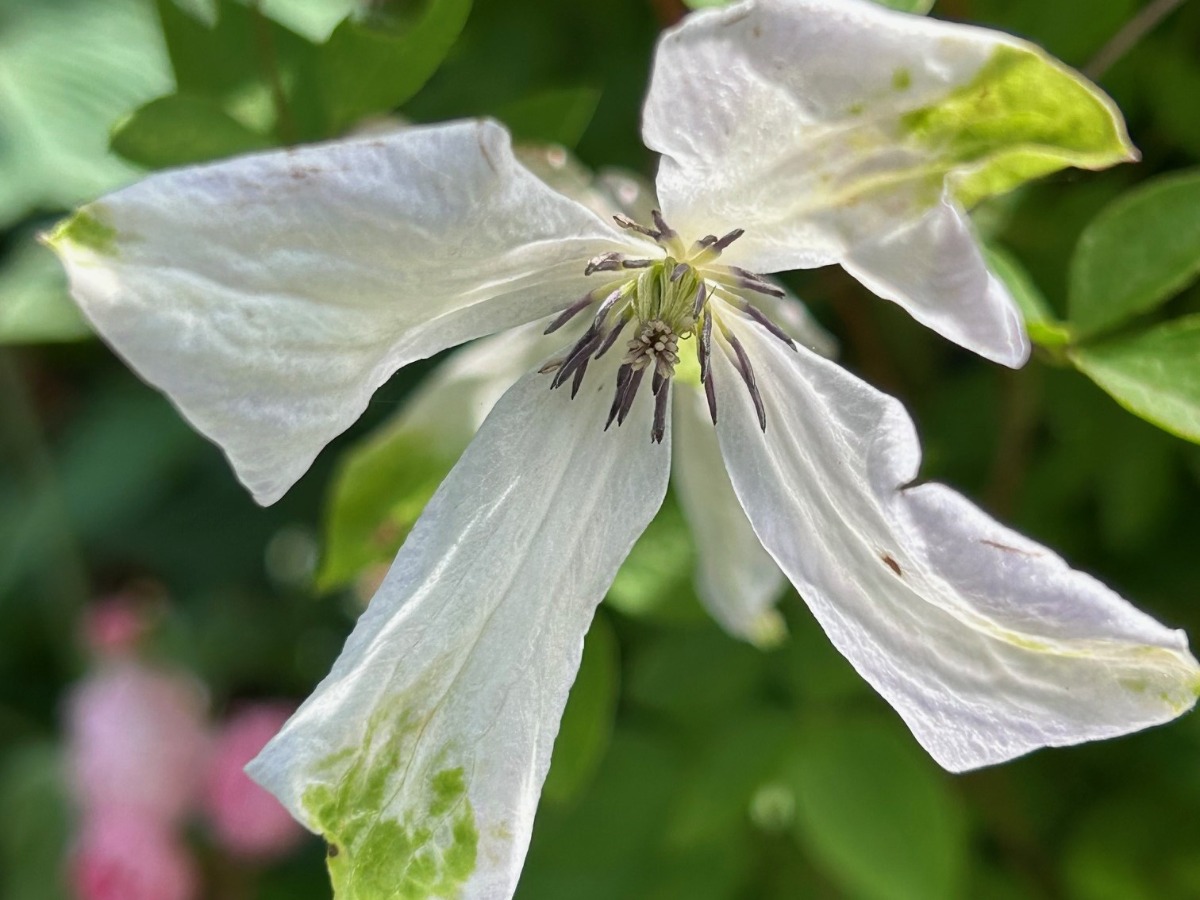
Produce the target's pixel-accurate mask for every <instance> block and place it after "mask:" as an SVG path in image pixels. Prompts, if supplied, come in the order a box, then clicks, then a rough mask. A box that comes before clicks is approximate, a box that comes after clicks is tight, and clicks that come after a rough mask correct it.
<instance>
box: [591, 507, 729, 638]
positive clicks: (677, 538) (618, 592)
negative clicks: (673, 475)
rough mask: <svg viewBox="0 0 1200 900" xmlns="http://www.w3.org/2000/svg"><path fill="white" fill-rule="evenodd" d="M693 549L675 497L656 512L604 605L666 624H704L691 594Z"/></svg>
mask: <svg viewBox="0 0 1200 900" xmlns="http://www.w3.org/2000/svg"><path fill="white" fill-rule="evenodd" d="M695 563H696V548H695V547H694V545H693V544H692V533H691V530H690V529H689V528H688V525H687V522H686V521H684V518H683V513H682V512H681V511H680V509H679V503H678V502H677V501H676V500H675V498H674V496H673V495H671V494H669V493H668V494H667V499H666V501H665V502H664V503H663V505H662V507H660V509H659V511H658V513H657V514H656V515H655V517H654V519H653V520H652V521H651V522H650V525H649V527H648V528H647V529H646V530H645V531H643V532H642V536H641V537H639V538H638V541H637V543H636V544H634V545H633V550H631V551H630V553H629V556H628V557H626V559H625V562H624V564H622V566H621V570H620V571H619V572H618V573H617V578H616V580H615V581H614V582H613V584H612V587H610V588H609V589H608V594H607V596H606V597H605V599H604V602H605V603H606V604H608V605H609V606H610V607H611V608H613V609H616V610H618V611H620V612H621V613H623V614H625V615H627V616H631V617H633V618H638V619H653V620H658V621H667V622H681V621H693V622H694V621H707V620H708V616H707V615H706V614H705V613H704V611H703V610H702V609H701V608H700V604H699V602H698V601H697V600H696V598H695V595H694V594H693V592H692V573H693V571H694V569H695Z"/></svg>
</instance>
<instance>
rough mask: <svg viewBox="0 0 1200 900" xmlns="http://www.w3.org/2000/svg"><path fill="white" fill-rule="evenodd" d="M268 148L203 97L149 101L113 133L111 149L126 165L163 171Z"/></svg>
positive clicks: (264, 140)
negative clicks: (133, 164) (127, 161)
mask: <svg viewBox="0 0 1200 900" xmlns="http://www.w3.org/2000/svg"><path fill="white" fill-rule="evenodd" d="M271 145H272V142H271V141H269V140H267V138H265V137H263V136H262V135H261V134H258V133H256V132H254V131H251V130H250V129H249V128H247V127H246V126H245V125H243V124H242V123H241V122H239V121H237V120H236V119H234V118H233V117H232V116H230V115H229V114H228V113H226V112H225V111H224V110H223V109H221V107H220V106H218V105H217V104H216V103H215V102H214V101H212V100H210V99H208V98H207V97H194V96H190V95H188V94H171V95H169V96H166V97H159V98H158V99H157V100H151V101H150V102H149V103H147V104H146V105H145V106H142V107H140V108H139V109H137V110H136V111H135V112H134V113H133V114H132V115H130V116H129V117H128V118H127V119H125V120H124V121H123V122H121V124H120V125H118V126H117V127H116V129H115V130H114V131H113V136H112V148H113V150H115V151H116V152H117V153H120V154H121V155H122V156H123V157H125V158H126V159H127V160H129V161H130V162H134V163H137V164H138V165H141V166H146V167H147V168H150V169H165V168H168V167H171V166H184V165H188V164H190V163H199V162H207V161H209V160H213V159H221V158H222V157H226V156H234V155H235V154H238V153H249V152H251V151H253V150H265V149H267V148H268V147H270V146H271Z"/></svg>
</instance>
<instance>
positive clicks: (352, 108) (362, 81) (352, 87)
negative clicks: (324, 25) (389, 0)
mask: <svg viewBox="0 0 1200 900" xmlns="http://www.w3.org/2000/svg"><path fill="white" fill-rule="evenodd" d="M470 11H471V0H429V2H428V3H427V4H426V6H425V9H424V12H423V14H422V15H421V17H420V18H419V19H418V20H417V21H415V22H413V23H411V24H409V25H408V26H407V27H404V28H402V29H398V28H389V27H378V26H374V27H373V26H372V25H371V24H369V23H365V22H356V21H353V20H351V19H347V20H346V21H344V22H343V23H342V24H341V25H339V26H338V27H337V28H336V29H335V30H334V32H333V34H332V35H331V36H330V38H329V41H328V42H327V43H326V44H325V45H324V46H323V47H322V48H321V59H320V62H321V82H320V83H321V88H322V90H323V91H324V94H325V97H326V99H327V104H328V112H329V115H330V127H331V128H332V129H333V130H334V131H340V130H342V129H343V128H345V127H347V126H349V125H352V124H353V123H355V122H357V121H358V120H359V119H362V118H363V117H365V116H368V115H372V114H380V113H387V112H391V111H392V110H394V109H395V108H396V107H398V106H399V105H400V104H402V103H403V102H404V101H406V100H408V99H409V98H410V97H412V95H413V94H415V93H416V92H417V91H419V90H420V89H421V87H422V86H423V85H424V84H425V82H426V81H428V80H429V77H430V76H431V75H432V74H433V73H434V72H435V71H436V70H437V68H438V66H440V65H441V63H442V60H444V59H445V58H446V54H447V53H449V52H450V48H451V47H452V46H453V45H454V42H455V41H456V40H457V39H458V35H459V33H460V32H461V31H462V29H463V25H465V24H466V21H467V15H468V13H469V12H470Z"/></svg>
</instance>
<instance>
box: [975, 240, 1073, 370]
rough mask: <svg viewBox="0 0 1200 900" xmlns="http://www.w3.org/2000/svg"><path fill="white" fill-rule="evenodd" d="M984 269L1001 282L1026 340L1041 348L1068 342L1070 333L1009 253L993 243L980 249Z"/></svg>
mask: <svg viewBox="0 0 1200 900" xmlns="http://www.w3.org/2000/svg"><path fill="white" fill-rule="evenodd" d="M984 257H985V258H986V259H987V265H988V268H989V269H991V270H992V273H993V274H994V275H995V276H996V277H997V278H999V279H1000V280H1001V281H1002V282H1004V286H1005V287H1007V288H1008V291H1009V293H1010V294H1012V296H1013V299H1014V300H1016V301H1017V306H1018V307H1020V309H1021V315H1022V316H1024V317H1025V327H1026V328H1027V329H1028V331H1029V337H1030V339H1032V340H1033V342H1034V343H1035V344H1041V345H1042V346H1045V347H1061V346H1064V345H1066V344H1069V343H1070V342H1071V332H1070V329H1068V328H1067V327H1066V326H1065V325H1064V324H1063V323H1062V322H1060V321H1058V317H1057V316H1055V315H1054V312H1053V310H1051V309H1050V303H1049V302H1048V301H1047V300H1046V297H1045V295H1044V294H1043V293H1042V292H1041V290H1039V289H1038V286H1037V285H1036V284H1034V283H1033V278H1032V277H1031V276H1030V274H1029V272H1028V271H1026V269H1025V267H1024V266H1023V265H1021V263H1020V262H1018V261H1017V259H1016V257H1014V256H1013V255H1012V254H1011V253H1009V252H1008V251H1007V250H1005V249H1004V248H1003V247H998V246H996V245H995V244H993V245H991V246H989V247H986V248H985V249H984Z"/></svg>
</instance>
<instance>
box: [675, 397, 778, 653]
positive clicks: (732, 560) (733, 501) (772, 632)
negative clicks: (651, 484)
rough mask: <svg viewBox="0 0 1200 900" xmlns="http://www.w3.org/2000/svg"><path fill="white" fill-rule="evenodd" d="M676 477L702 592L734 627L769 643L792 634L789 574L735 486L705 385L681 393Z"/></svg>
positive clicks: (677, 411)
mask: <svg viewBox="0 0 1200 900" xmlns="http://www.w3.org/2000/svg"><path fill="white" fill-rule="evenodd" d="M672 425H673V427H674V429H675V432H674V438H673V439H674V447H675V453H674V459H673V460H672V469H671V478H672V480H673V482H674V484H675V491H676V494H677V496H678V497H679V504H680V506H681V507H682V508H683V514H684V516H685V517H686V518H687V521H688V524H689V525H690V526H691V529H692V537H693V538H694V540H695V542H696V555H697V565H696V593H697V595H698V596H699V598H700V602H701V603H703V604H704V606H705V608H706V609H707V610H708V611H709V613H711V614H712V617H713V618H714V619H716V620H717V621H718V622H719V623H720V624H721V627H723V628H724V629H725V630H726V631H728V632H729V633H730V634H732V635H734V636H736V637H740V638H742V639H744V640H747V641H750V642H751V643H754V644H759V645H763V646H767V645H770V644H773V643H776V642H777V641H778V640H779V639H780V638H782V637H783V636H784V634H785V633H786V629H787V626H786V625H785V624H784V621H783V618H782V617H781V616H780V615H779V613H778V612H777V611H776V609H775V604H776V602H777V601H778V600H779V596H780V594H782V593H783V588H784V585H785V584H786V578H785V577H784V574H783V573H782V572H781V571H779V566H777V565H775V561H774V560H773V559H771V556H770V554H768V553H767V551H766V550H764V549H763V546H762V544H761V543H760V542H759V540H758V537H757V535H755V533H754V529H752V528H751V527H750V522H749V520H748V519H747V518H746V514H745V512H743V511H742V506H741V504H740V503H738V499H737V495H735V494H734V492H733V485H732V484H730V481H729V475H728V474H727V473H726V472H725V463H724V461H723V460H722V459H721V448H720V447H719V446H718V445H717V435H716V432H715V431H714V430H713V427H712V421H711V420H710V419H709V414H708V404H707V401H706V400H705V399H704V394H703V392H702V391H700V390H697V389H696V388H694V387H693V386H692V385H691V384H682V383H681V384H680V389H679V390H677V391H676V392H675V409H674V416H673V421H672Z"/></svg>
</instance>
